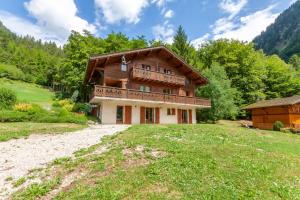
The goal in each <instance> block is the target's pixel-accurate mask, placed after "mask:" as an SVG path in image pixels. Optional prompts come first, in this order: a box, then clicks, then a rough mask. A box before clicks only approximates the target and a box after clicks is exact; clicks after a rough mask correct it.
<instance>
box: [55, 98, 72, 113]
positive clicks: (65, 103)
mask: <svg viewBox="0 0 300 200" xmlns="http://www.w3.org/2000/svg"><path fill="white" fill-rule="evenodd" d="M58 104H59V105H60V107H62V108H65V109H66V110H67V111H69V112H70V111H72V109H73V106H74V103H73V101H72V100H70V99H63V100H60V101H58Z"/></svg>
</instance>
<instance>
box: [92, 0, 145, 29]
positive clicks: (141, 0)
mask: <svg viewBox="0 0 300 200" xmlns="http://www.w3.org/2000/svg"><path fill="white" fill-rule="evenodd" d="M95 4H96V6H97V7H98V8H99V9H100V10H101V12H102V14H103V16H104V20H105V22H106V23H108V24H114V23H118V22H121V21H123V20H124V21H125V22H127V23H132V24H136V23H138V22H139V21H140V16H141V14H142V11H143V9H144V8H145V7H147V6H148V5H149V2H148V0H95Z"/></svg>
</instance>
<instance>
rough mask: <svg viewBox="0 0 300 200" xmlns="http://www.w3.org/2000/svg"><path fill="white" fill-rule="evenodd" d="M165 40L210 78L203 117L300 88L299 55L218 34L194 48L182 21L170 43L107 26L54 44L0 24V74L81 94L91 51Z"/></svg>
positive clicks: (229, 113)
mask: <svg viewBox="0 0 300 200" xmlns="http://www.w3.org/2000/svg"><path fill="white" fill-rule="evenodd" d="M159 45H165V46H166V47H167V48H169V49H171V50H173V51H174V52H175V53H176V54H178V55H179V56H181V57H182V58H183V59H184V60H186V61H187V62H188V63H189V64H190V65H192V66H193V67H194V68H195V69H196V70H198V71H199V72H201V73H202V74H204V75H205V76H206V77H207V78H208V79H209V84H208V85H206V86H204V87H202V88H199V89H198V90H197V95H198V96H202V97H208V98H210V99H211V100H212V105H213V106H212V109H210V110H207V111H205V112H201V113H202V114H201V116H199V117H200V118H202V119H206V120H207V119H210V120H218V119H236V118H243V117H245V116H246V113H245V111H244V110H243V107H244V106H245V105H248V104H250V103H254V102H256V101H258V100H262V99H271V98H277V97H287V96H292V95H295V94H300V58H299V56H297V55H294V56H291V57H290V59H289V60H288V61H285V60H283V59H282V58H280V57H279V56H278V55H276V54H274V55H266V54H265V53H264V52H263V50H256V49H255V46H254V43H251V42H250V43H247V42H241V41H238V40H228V39H220V40H214V41H207V42H206V43H204V44H203V45H202V46H201V48H199V49H196V48H195V47H193V46H192V45H191V43H190V41H189V38H188V36H187V34H186V33H185V31H184V29H183V27H181V26H180V27H178V29H177V32H176V35H175V36H174V40H173V43H172V44H165V43H164V42H162V41H155V40H151V41H148V40H146V38H145V37H144V36H138V37H136V38H129V37H127V36H126V35H125V34H123V33H115V32H111V33H110V34H109V35H107V37H105V38H100V37H95V36H93V35H92V34H91V33H89V32H88V31H84V33H83V34H80V33H78V32H74V31H73V32H72V33H71V35H70V36H69V38H68V41H67V43H66V44H65V45H64V46H63V47H58V46H57V45H56V44H55V43H52V42H49V43H48V42H42V41H40V40H36V39H35V38H33V37H30V36H26V37H20V36H17V35H16V34H14V33H12V32H11V31H9V30H8V29H7V28H5V27H4V26H3V24H0V76H1V77H7V78H10V79H14V80H22V81H25V82H29V83H31V82H32V83H37V84H39V85H42V86H45V87H49V88H52V89H54V90H55V91H56V93H57V97H58V98H69V97H71V96H72V95H73V94H74V93H76V94H78V93H79V97H78V99H77V101H84V100H85V91H86V86H85V85H83V78H84V73H85V69H86V65H87V61H88V58H89V57H90V56H91V55H95V54H103V53H111V52H117V51H123V50H130V49H136V48H144V47H150V46H159Z"/></svg>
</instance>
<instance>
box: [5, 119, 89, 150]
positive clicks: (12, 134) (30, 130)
mask: <svg viewBox="0 0 300 200" xmlns="http://www.w3.org/2000/svg"><path fill="white" fill-rule="evenodd" d="M85 127H86V125H79V124H70V123H33V122H15V123H0V142H3V141H7V140H10V139H17V138H21V137H26V136H29V135H30V134H58V133H65V132H70V131H75V130H79V129H82V128H85ZM0 146H1V143H0Z"/></svg>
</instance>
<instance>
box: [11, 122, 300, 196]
mask: <svg viewBox="0 0 300 200" xmlns="http://www.w3.org/2000/svg"><path fill="white" fill-rule="evenodd" d="M103 145H109V146H110V150H109V151H108V152H106V153H104V154H102V155H99V154H97V153H93V152H94V151H97V149H98V148H100V147H101V146H103ZM157 155H158V156H157ZM76 156H77V158H76V159H61V160H58V161H56V162H54V164H52V165H54V166H51V165H50V166H49V168H48V171H47V170H46V171H47V174H48V176H45V177H44V178H43V180H44V182H43V183H41V184H35V185H31V186H29V187H27V188H26V189H25V190H21V191H19V192H18V193H16V194H15V195H14V198H15V199H30V198H34V197H38V196H43V195H46V194H47V193H48V192H50V191H51V190H53V189H54V188H58V186H59V184H60V183H61V182H62V180H63V179H64V178H65V177H68V176H71V177H76V176H78V177H77V180H76V181H75V182H73V183H72V184H70V185H67V186H66V187H65V188H63V189H62V190H61V192H60V193H59V194H58V195H57V196H56V198H55V199H300V188H299V185H300V178H299V177H300V167H299V166H300V136H298V135H292V134H285V133H280V132H271V131H259V130H249V129H245V128H240V127H237V126H236V125H234V124H223V125H210V124H203V125H194V126H189V125H186V126H180V125H170V126H162V125H161V126H146V125H145V126H143V125H141V126H133V127H131V128H130V129H129V130H127V131H125V132H123V133H122V134H119V135H117V136H112V137H110V138H107V139H106V140H105V141H104V142H103V144H99V145H96V146H94V147H92V148H90V149H88V150H82V151H80V152H77V153H76ZM49 170H50V171H49ZM51 170H53V171H51ZM72 173H73V174H72ZM80 174H84V175H81V176H80ZM49 178H50V181H49Z"/></svg>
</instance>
